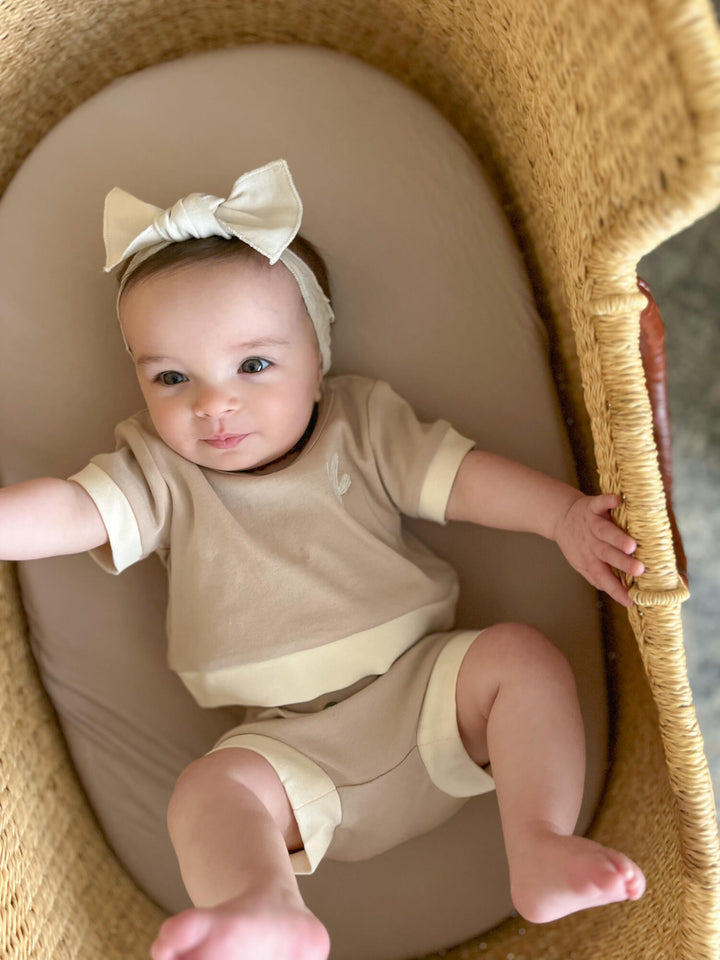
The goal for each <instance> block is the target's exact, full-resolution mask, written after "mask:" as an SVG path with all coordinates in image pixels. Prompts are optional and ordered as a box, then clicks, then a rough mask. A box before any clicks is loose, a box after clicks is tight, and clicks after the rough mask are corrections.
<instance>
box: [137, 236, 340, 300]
mask: <svg viewBox="0 0 720 960" xmlns="http://www.w3.org/2000/svg"><path fill="white" fill-rule="evenodd" d="M289 249H290V250H292V252H293V253H294V254H296V255H297V256H298V257H300V259H301V260H303V261H304V262H305V264H306V266H308V267H310V269H311V270H312V272H313V273H314V274H315V279H316V280H317V282H318V283H319V284H320V286H321V288H322V290H323V293H324V294H325V296H326V297H327V298H328V299H330V281H329V279H328V272H327V267H326V266H325V261H324V260H323V258H322V257H321V256H320V254H319V253H318V251H317V250H316V249H315V247H314V246H313V245H312V244H311V243H310V241H309V240H306V239H305V238H304V237H300V236H297V237H295V239H294V240H293V241H292V243H291V244H290V247H289ZM229 260H238V261H240V262H242V261H245V262H247V261H255V262H256V263H261V264H264V265H265V266H267V265H268V260H267V258H266V257H264V256H263V255H262V254H261V253H258V252H257V250H254V249H253V248H252V247H251V246H250V245H249V244H247V243H245V242H244V241H243V240H237V239H232V240H226V239H225V238H224V237H205V238H202V239H199V240H181V241H180V242H178V243H170V244H168V246H167V247H163V248H162V250H158V252H157V253H154V254H153V255H152V256H151V257H148V258H147V260H143V262H142V263H141V264H139V266H138V267H137V268H136V269H135V270H133V272H132V273H131V274H130V276H129V277H128V278H127V280H126V281H125V286H124V288H123V293H124V292H126V291H127V290H129V289H130V288H131V287H133V286H135V284H137V283H140V282H141V281H142V280H146V279H147V278H148V277H152V276H154V275H155V274H157V273H161V272H163V271H165V270H175V269H182V267H184V266H190V265H191V264H193V263H198V262H201V261H205V262H212V261H215V262H226V261H229ZM126 269H127V265H126V266H125V267H123V270H122V271H121V273H120V278H119V279H120V281H121V282H122V278H123V276H124V273H125V270H126Z"/></svg>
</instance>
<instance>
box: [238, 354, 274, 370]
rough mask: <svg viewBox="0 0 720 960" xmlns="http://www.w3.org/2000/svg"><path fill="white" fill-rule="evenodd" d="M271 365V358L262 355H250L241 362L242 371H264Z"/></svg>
mask: <svg viewBox="0 0 720 960" xmlns="http://www.w3.org/2000/svg"><path fill="white" fill-rule="evenodd" d="M269 366H270V361H269V360H263V359H262V358H261V357H248V358H247V360H243V362H242V363H241V364H240V372H241V373H262V371H263V370H266V369H267V368H268V367H269Z"/></svg>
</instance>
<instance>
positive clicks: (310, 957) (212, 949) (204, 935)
mask: <svg viewBox="0 0 720 960" xmlns="http://www.w3.org/2000/svg"><path fill="white" fill-rule="evenodd" d="M329 952H330V939H329V937H328V934H327V931H326V930H325V927H324V926H323V925H322V924H321V923H320V921H319V920H318V919H317V917H315V916H314V914H312V913H311V912H310V911H309V910H308V909H307V907H306V906H305V905H304V904H303V902H302V900H300V899H299V898H293V897H287V896H284V895H282V894H278V893H277V892H275V891H273V892H272V893H270V894H267V895H260V894H258V893H255V892H253V893H252V894H248V895H247V896H243V897H239V898H237V899H235V900H229V901H228V902H227V903H222V904H219V905H218V906H216V907H207V908H205V907H204V908H195V909H191V910H185V911H184V912H183V913H179V914H178V915H177V916H175V917H171V918H170V919H169V920H166V921H165V923H164V924H163V925H162V926H161V927H160V931H159V933H158V935H157V938H156V940H155V942H154V943H153V945H152V949H151V951H150V954H151V956H152V960H182V958H187V960H327V957H328V954H329Z"/></svg>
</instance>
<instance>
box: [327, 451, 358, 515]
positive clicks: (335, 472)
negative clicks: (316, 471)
mask: <svg viewBox="0 0 720 960" xmlns="http://www.w3.org/2000/svg"><path fill="white" fill-rule="evenodd" d="M327 472H328V479H329V480H330V489H331V490H332V492H333V493H334V494H335V496H336V497H337V498H338V500H339V501H340V503H342V498H343V497H344V496H345V494H346V493H347V492H348V490H349V489H350V484H351V483H352V480H351V479H350V477H349V476H348V474H347V473H344V474H343V475H342V477H340V476H339V472H340V457H339V456H338V454H337V453H334V454H333V455H332V457H331V458H330V462H329V463H328V465H327Z"/></svg>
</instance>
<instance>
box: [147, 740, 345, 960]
mask: <svg viewBox="0 0 720 960" xmlns="http://www.w3.org/2000/svg"><path fill="white" fill-rule="evenodd" d="M168 827H169V829H170V836H171V839H172V842H173V846H174V847H175V852H176V854H177V858H178V862H179V864H180V870H181V872H182V876H183V881H184V882H185V886H186V888H187V891H188V893H189V894H190V898H191V899H192V901H193V903H194V904H195V908H194V909H191V910H186V911H184V912H183V913H180V914H178V915H177V916H176V917H172V918H171V919H170V920H167V921H166V922H165V923H164V924H163V926H162V927H161V928H160V932H159V934H158V936H157V939H156V940H155V943H154V944H153V947H152V951H151V953H152V957H153V960H180V958H182V957H188V958H189V957H192V960H241V958H242V960H248V958H250V957H252V958H253V960H290V958H292V960H326V958H327V956H328V953H329V950H330V944H329V940H328V935H327V932H326V930H325V928H324V927H323V925H322V924H321V923H320V921H319V920H318V919H317V918H316V917H315V916H314V915H313V914H312V913H310V911H309V910H308V909H307V907H306V906H305V904H304V903H303V901H302V898H301V896H300V891H299V889H298V885H297V881H296V880H295V874H294V872H293V869H292V866H291V863H290V857H289V854H288V850H293V849H299V848H300V847H302V840H301V838H300V833H299V831H298V827H297V823H296V821H295V817H294V815H293V812H292V808H291V806H290V803H289V801H288V798H287V795H286V793H285V790H284V788H283V786H282V783H281V781H280V779H279V777H278V776H277V774H276V773H275V771H274V769H273V768H272V766H271V765H270V764H269V763H268V762H267V761H266V760H265V759H264V758H263V757H261V756H259V755H258V754H256V753H253V752H252V751H250V750H242V749H239V748H234V747H228V748H226V749H223V750H217V751H215V752H214V753H210V754H208V755H207V756H205V757H203V758H201V759H200V760H197V761H195V762H194V763H192V764H191V765H190V766H189V767H188V768H187V769H186V770H185V771H184V772H183V774H182V775H181V776H180V779H179V780H178V783H177V786H176V788H175V792H174V794H173V797H172V799H171V801H170V807H169V809H168Z"/></svg>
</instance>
